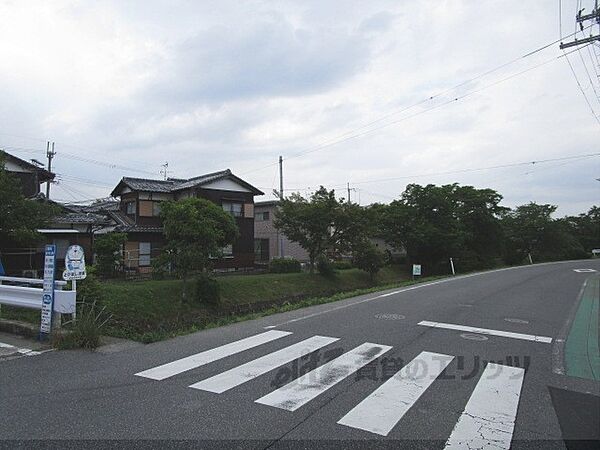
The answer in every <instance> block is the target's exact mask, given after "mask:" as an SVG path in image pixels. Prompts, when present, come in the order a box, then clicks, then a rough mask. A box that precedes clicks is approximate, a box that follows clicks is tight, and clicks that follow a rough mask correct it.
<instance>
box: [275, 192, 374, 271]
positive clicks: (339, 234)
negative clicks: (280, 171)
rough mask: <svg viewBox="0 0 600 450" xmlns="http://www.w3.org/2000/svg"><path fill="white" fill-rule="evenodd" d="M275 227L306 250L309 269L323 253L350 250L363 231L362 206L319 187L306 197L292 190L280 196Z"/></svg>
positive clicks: (312, 269)
mask: <svg viewBox="0 0 600 450" xmlns="http://www.w3.org/2000/svg"><path fill="white" fill-rule="evenodd" d="M274 223H275V227H276V228H278V229H279V230H280V231H281V232H282V233H283V234H285V235H286V237H287V238H288V239H290V240H291V241H293V242H297V243H298V244H300V246H301V247H302V248H303V249H305V250H306V251H307V252H308V257H309V261H310V271H311V273H312V272H313V271H314V267H315V262H316V261H317V259H318V258H319V257H324V256H326V253H327V252H344V251H350V250H351V249H352V247H353V245H354V244H355V243H356V242H357V241H358V240H360V239H363V238H364V236H365V233H366V232H367V228H368V227H367V223H368V221H367V220H366V216H364V214H363V209H362V208H361V207H360V206H358V205H356V204H352V203H347V202H344V201H343V200H338V199H336V198H335V191H333V190H331V191H328V190H327V189H325V188H324V187H323V186H321V187H320V188H319V190H318V191H316V192H315V193H314V194H312V195H311V196H310V198H304V197H302V196H301V195H300V194H298V193H295V194H292V195H291V196H289V197H288V198H285V199H281V200H280V203H279V208H278V210H277V213H276V215H275V222H274Z"/></svg>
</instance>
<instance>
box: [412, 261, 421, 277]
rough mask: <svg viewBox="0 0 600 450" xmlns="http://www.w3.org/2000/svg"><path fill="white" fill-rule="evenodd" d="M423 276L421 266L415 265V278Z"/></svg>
mask: <svg viewBox="0 0 600 450" xmlns="http://www.w3.org/2000/svg"><path fill="white" fill-rule="evenodd" d="M420 275H421V264H413V277H416V276H420Z"/></svg>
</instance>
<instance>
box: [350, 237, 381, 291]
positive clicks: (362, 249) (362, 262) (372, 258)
mask: <svg viewBox="0 0 600 450" xmlns="http://www.w3.org/2000/svg"><path fill="white" fill-rule="evenodd" d="M352 257H353V260H354V264H355V265H356V267H358V268H359V269H361V270H364V271H365V272H367V273H368V274H369V277H370V278H371V281H374V280H375V276H376V275H377V273H378V272H379V271H380V270H381V269H382V268H383V266H385V257H384V254H383V252H381V251H380V250H379V249H378V248H377V247H375V246H374V245H373V244H372V243H370V242H365V243H363V244H362V245H357V246H356V247H355V248H354V250H353V252H352Z"/></svg>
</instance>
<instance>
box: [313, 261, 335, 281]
mask: <svg viewBox="0 0 600 450" xmlns="http://www.w3.org/2000/svg"><path fill="white" fill-rule="evenodd" d="M317 270H318V271H319V273H320V274H321V275H323V276H324V277H333V276H334V275H335V268H334V267H333V264H332V263H331V261H329V259H328V258H327V257H326V256H320V257H319V258H318V259H317Z"/></svg>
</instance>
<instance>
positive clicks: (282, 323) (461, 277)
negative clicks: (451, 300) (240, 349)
mask: <svg viewBox="0 0 600 450" xmlns="http://www.w3.org/2000/svg"><path fill="white" fill-rule="evenodd" d="M577 261H579V260H572V261H554V262H548V263H539V264H533V265H529V266H516V267H504V268H502V269H494V270H487V271H485V272H477V273H470V274H467V275H459V276H455V277H448V278H444V279H443V280H437V281H431V282H427V283H419V284H416V285H413V286H409V287H406V288H402V289H398V290H397V291H393V292H388V293H386V294H381V295H377V296H375V297H369V298H365V299H362V300H358V301H356V302H352V303H347V304H345V305H339V306H336V307H334V308H329V309H326V310H325V311H318V312H315V313H312V314H307V315H306V316H301V317H297V318H295V319H290V320H286V321H285V322H281V323H278V324H275V325H269V326H265V327H263V328H264V329H266V330H269V329H272V328H276V327H280V326H282V325H287V324H288V323H294V322H299V321H301V320H305V319H310V318H312V317H316V316H320V315H322V314H327V313H330V312H334V311H338V310H340V309H344V308H349V307H351V306H356V305H360V304H362V303H366V302H370V301H373V300H378V299H380V298H384V297H389V296H391V295H395V294H402V293H404V292H408V291H412V290H414V289H421V288H424V287H428V286H435V285H437V284H442V283H448V282H451V281H456V280H464V279H465V278H471V277H476V276H480V275H487V274H490V273H496V272H504V271H506V270H517V269H527V268H534V267H542V266H548V265H552V264H554V265H557V264H566V263H573V262H577Z"/></svg>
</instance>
